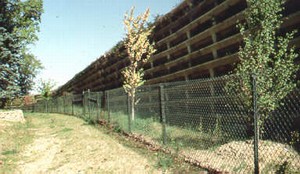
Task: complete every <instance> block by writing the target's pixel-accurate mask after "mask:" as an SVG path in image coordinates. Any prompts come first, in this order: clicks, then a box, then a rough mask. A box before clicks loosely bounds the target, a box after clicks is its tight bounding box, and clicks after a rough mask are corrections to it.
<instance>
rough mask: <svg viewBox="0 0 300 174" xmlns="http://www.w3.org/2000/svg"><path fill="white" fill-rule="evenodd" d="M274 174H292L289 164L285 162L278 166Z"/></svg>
mask: <svg viewBox="0 0 300 174" xmlns="http://www.w3.org/2000/svg"><path fill="white" fill-rule="evenodd" d="M275 173H276V174H285V173H292V172H291V171H290V164H289V162H287V161H285V162H283V163H282V164H281V165H279V166H278V169H277V171H276V172H275Z"/></svg>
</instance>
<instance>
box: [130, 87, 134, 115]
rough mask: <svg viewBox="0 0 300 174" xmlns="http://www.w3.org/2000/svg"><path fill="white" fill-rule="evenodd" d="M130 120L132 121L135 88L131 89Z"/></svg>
mask: <svg viewBox="0 0 300 174" xmlns="http://www.w3.org/2000/svg"><path fill="white" fill-rule="evenodd" d="M130 98H131V120H132V121H134V105H135V103H134V102H135V99H134V98H135V89H132V90H131V97H130Z"/></svg>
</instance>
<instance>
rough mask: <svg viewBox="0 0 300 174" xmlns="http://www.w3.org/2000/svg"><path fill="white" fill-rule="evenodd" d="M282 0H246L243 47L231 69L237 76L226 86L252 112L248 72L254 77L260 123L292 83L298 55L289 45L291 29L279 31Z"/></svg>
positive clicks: (242, 25) (291, 36) (241, 28)
mask: <svg viewBox="0 0 300 174" xmlns="http://www.w3.org/2000/svg"><path fill="white" fill-rule="evenodd" d="M284 2H285V1H284V0H272V1H269V0H260V1H257V0H247V3H248V8H247V9H246V11H245V16H246V19H245V22H244V23H241V24H240V25H239V28H240V33H241V34H242V36H243V41H244V44H245V45H244V47H242V48H240V51H239V58H240V60H241V62H240V63H239V64H238V65H237V67H236V69H235V70H234V74H235V75H236V77H237V78H235V79H234V80H232V81H231V82H230V83H229V84H228V86H227V87H228V89H229V91H230V92H233V93H234V94H239V95H240V96H241V97H240V98H241V99H242V100H243V102H244V104H245V106H246V107H247V108H248V110H249V111H250V113H251V112H252V98H253V96H252V81H251V75H252V74H254V75H255V76H256V77H257V81H256V89H257V106H258V113H259V115H260V123H261V124H262V123H263V122H264V120H265V119H266V118H267V117H268V115H269V113H270V112H271V111H273V110H274V109H276V107H278V106H279V105H280V101H281V100H282V99H283V98H284V97H285V96H286V95H287V94H288V93H289V92H291V91H292V90H293V89H294V87H295V86H296V81H295V80H296V79H295V76H296V72H297V71H298V70H299V66H298V65H296V64H295V59H296V58H297V57H298V54H297V53H296V52H295V50H294V48H293V47H290V46H289V43H290V40H291V39H292V38H293V35H294V33H295V31H293V32H291V33H279V28H280V25H281V24H282V11H283V5H284Z"/></svg>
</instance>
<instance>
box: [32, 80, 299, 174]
mask: <svg viewBox="0 0 300 174" xmlns="http://www.w3.org/2000/svg"><path fill="white" fill-rule="evenodd" d="M230 78H235V77H220V78H214V79H208V80H194V81H185V82H172V83H164V84H159V85H151V86H142V87H140V88H138V89H137V92H136V99H135V106H134V107H135V117H134V118H131V117H130V114H131V105H130V103H131V102H130V98H129V97H128V95H127V94H126V93H125V91H124V89H123V88H118V89H113V90H109V91H105V92H89V91H86V92H84V93H83V95H81V94H80V95H71V96H64V97H58V98H56V99H52V100H49V101H48V102H47V101H39V102H38V103H37V104H36V105H35V106H34V107H33V108H34V111H35V112H56V113H65V114H73V115H76V116H79V117H82V118H84V119H86V120H88V121H92V122H94V123H95V122H97V121H99V120H104V121H105V122H108V123H110V124H111V125H112V127H114V129H115V130H117V131H124V132H128V133H132V134H133V135H135V136H139V137H140V138H143V139H145V140H146V141H148V142H150V143H153V144H158V145H166V147H168V148H169V149H171V151H173V152H174V153H176V154H177V155H179V156H181V157H183V158H185V159H186V160H187V161H191V162H193V163H198V164H200V166H202V167H205V168H208V169H213V170H215V171H221V172H229V173H253V172H254V151H253V149H254V142H253V136H254V133H253V132H254V130H253V129H254V127H253V113H251V112H249V108H246V106H244V105H243V102H242V99H241V97H240V95H238V94H234V95H232V94H230V93H228V92H226V84H227V82H228V81H229V80H230ZM299 106H300V88H297V89H295V90H294V91H293V92H291V93H290V94H289V95H288V96H287V97H286V98H285V99H284V100H283V101H282V105H281V106H280V107H279V108H277V109H276V110H275V111H273V112H272V113H271V114H270V115H269V117H268V119H266V121H265V122H264V123H262V125H261V126H260V131H261V133H260V137H259V138H260V140H259V143H258V149H259V170H260V172H261V173H276V172H279V173H280V172H281V173H282V172H283V173H297V172H299V171H300V155H299V151H300V130H299V129H300V107H299Z"/></svg>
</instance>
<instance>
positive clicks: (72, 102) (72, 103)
mask: <svg viewBox="0 0 300 174" xmlns="http://www.w3.org/2000/svg"><path fill="white" fill-rule="evenodd" d="M71 105H72V115H74V95H73V94H72V101H71Z"/></svg>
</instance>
